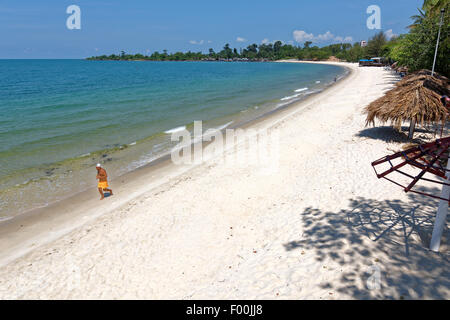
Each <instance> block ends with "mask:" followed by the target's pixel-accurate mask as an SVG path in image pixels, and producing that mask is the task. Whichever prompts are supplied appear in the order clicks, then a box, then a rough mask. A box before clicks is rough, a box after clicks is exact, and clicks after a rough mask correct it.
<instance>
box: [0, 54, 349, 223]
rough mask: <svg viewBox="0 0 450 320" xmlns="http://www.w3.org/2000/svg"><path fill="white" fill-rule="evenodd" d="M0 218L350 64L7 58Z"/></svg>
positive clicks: (126, 167) (3, 63) (246, 115)
mask: <svg viewBox="0 0 450 320" xmlns="http://www.w3.org/2000/svg"><path fill="white" fill-rule="evenodd" d="M0 70H1V72H0V113H1V118H0V212H1V213H0V222H1V221H2V220H7V219H10V218H11V217H13V216H15V215H17V214H20V213H23V212H25V211H27V210H30V209H33V208H36V207H43V206H46V205H48V204H49V203H52V202H54V201H57V200H59V199H62V198H64V197H68V196H70V195H72V194H73V193H76V192H79V191H82V190H84V189H86V188H88V187H92V186H95V184H96V180H95V170H94V166H95V164H96V163H97V162H101V163H103V164H104V165H105V166H106V168H107V170H108V173H109V175H110V177H111V178H114V177H118V176H120V175H122V174H124V173H126V172H129V171H131V170H133V169H136V168H138V167H140V166H143V165H145V164H148V163H149V162H151V161H152V160H154V159H157V158H158V157H160V156H161V155H163V154H166V153H167V152H168V151H169V150H170V148H171V147H172V146H173V145H174V144H175V142H171V141H170V134H171V133H172V132H174V131H177V130H181V129H184V128H186V129H188V130H192V126H193V122H194V121H196V120H203V129H204V130H206V129H208V128H218V129H224V128H226V127H235V126H239V125H240V124H243V123H245V122H248V121H250V120H252V119H255V118H258V117H261V116H263V115H265V114H267V113H270V112H273V111H274V110H276V109H278V108H282V107H284V106H286V105H288V104H290V103H292V102H295V101H298V100H301V99H303V98H305V97H307V96H308V95H310V94H312V93H315V92H318V91H320V90H323V89H324V88H325V87H327V86H329V85H330V84H331V83H333V82H334V78H335V77H336V76H337V77H342V76H343V75H344V73H345V69H344V68H342V67H338V66H330V65H312V64H281V63H202V62H146V61H145V62H141V61H136V62H114V61H106V62H101V61H84V60H0Z"/></svg>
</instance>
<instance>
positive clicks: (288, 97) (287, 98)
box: [280, 94, 300, 101]
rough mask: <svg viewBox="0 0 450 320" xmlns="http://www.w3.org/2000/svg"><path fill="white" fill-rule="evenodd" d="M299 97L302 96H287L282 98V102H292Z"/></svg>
mask: <svg viewBox="0 0 450 320" xmlns="http://www.w3.org/2000/svg"><path fill="white" fill-rule="evenodd" d="M299 96H300V94H294V95H293V96H287V97H284V98H281V99H280V100H281V101H286V100H292V99H295V98H298V97H299Z"/></svg>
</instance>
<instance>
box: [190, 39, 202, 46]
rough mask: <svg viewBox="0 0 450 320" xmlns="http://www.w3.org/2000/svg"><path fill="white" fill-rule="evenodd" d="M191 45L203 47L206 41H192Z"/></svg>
mask: <svg viewBox="0 0 450 320" xmlns="http://www.w3.org/2000/svg"><path fill="white" fill-rule="evenodd" d="M189 43H190V44H196V45H202V44H204V43H205V40H200V41H196V40H191V41H189Z"/></svg>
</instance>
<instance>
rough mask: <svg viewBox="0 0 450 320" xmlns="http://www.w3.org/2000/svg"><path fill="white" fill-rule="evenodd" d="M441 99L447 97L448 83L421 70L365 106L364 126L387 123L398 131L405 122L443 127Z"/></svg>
mask: <svg viewBox="0 0 450 320" xmlns="http://www.w3.org/2000/svg"><path fill="white" fill-rule="evenodd" d="M443 95H449V96H450V82H449V79H447V78H446V77H444V76H440V75H438V74H436V73H435V75H434V76H433V77H432V76H431V71H429V70H421V71H418V72H415V73H413V74H410V75H408V76H406V77H404V78H403V79H402V80H401V81H399V82H397V83H396V85H395V87H394V88H393V89H391V90H390V91H388V92H386V94H385V95H384V96H383V97H381V98H379V99H378V100H375V101H374V102H372V103H371V104H370V105H368V106H367V107H366V108H365V109H364V111H365V112H366V113H367V119H366V125H369V124H372V125H375V119H378V120H379V121H380V122H381V123H387V122H390V123H391V124H393V125H395V126H396V127H400V126H401V124H402V122H403V121H405V120H408V121H411V120H415V123H420V124H421V125H424V124H430V123H440V122H441V123H444V122H445V121H446V119H447V115H448V111H447V109H446V108H445V107H444V105H443V104H442V102H441V101H440V99H441V97H442V96H443Z"/></svg>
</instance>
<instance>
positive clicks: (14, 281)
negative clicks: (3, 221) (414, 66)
mask: <svg viewBox="0 0 450 320" xmlns="http://www.w3.org/2000/svg"><path fill="white" fill-rule="evenodd" d="M340 65H344V66H346V67H348V68H350V69H351V70H352V72H351V74H350V75H349V76H348V77H347V78H345V79H344V80H342V81H339V82H338V83H337V84H336V85H334V86H332V87H330V88H328V89H327V90H325V91H324V92H322V93H320V94H317V95H314V96H312V97H310V98H308V99H306V100H305V101H301V102H299V103H297V104H296V105H294V106H291V107H289V108H286V109H284V110H282V111H280V112H278V113H275V114H273V115H271V116H270V117H268V118H267V119H265V120H263V121H260V122H258V123H257V124H255V125H254V127H255V128H257V129H265V128H268V130H272V131H273V130H277V131H278V132H279V138H280V139H279V141H280V143H279V146H278V149H279V170H278V172H274V173H271V174H267V173H265V172H262V171H261V170H260V168H259V167H257V166H248V167H229V166H224V165H221V164H220V157H217V158H214V159H212V160H211V161H209V162H207V163H204V164H202V165H199V166H196V167H194V168H185V167H178V168H177V167H174V166H173V167H171V168H161V169H160V170H161V171H160V172H157V171H155V170H153V171H152V170H143V171H141V172H140V173H139V174H135V176H130V177H129V178H127V181H125V180H124V181H120V182H119V181H112V182H111V185H112V187H113V189H114V191H115V195H114V196H113V197H111V198H107V199H105V200H104V201H103V202H101V203H100V202H99V201H98V194H97V191H96V190H95V189H92V190H90V191H88V192H87V193H85V194H83V195H80V196H79V197H78V199H75V200H73V199H72V200H70V201H71V202H66V203H60V204H58V205H56V206H54V207H52V208H48V209H45V210H52V212H47V213H46V212H43V214H44V215H43V216H45V215H48V216H49V217H51V218H48V219H47V220H45V219H43V220H42V221H47V222H39V223H38V222H36V221H34V223H33V224H31V223H30V224H26V225H11V226H10V227H9V229H8V230H6V229H5V230H4V231H2V232H0V239H1V240H0V242H2V244H0V252H1V254H0V262H1V264H0V298H1V299H97V298H99V299H449V298H450V274H449V266H450V263H449V254H448V253H449V251H448V246H447V245H448V240H447V239H448V232H447V230H446V231H445V234H444V240H443V244H442V248H441V252H440V253H434V252H431V251H429V250H428V249H427V245H428V243H427V242H428V238H429V236H430V234H431V230H432V227H433V223H434V216H435V211H436V207H437V203H436V201H434V200H431V199H429V198H425V197H422V196H419V195H411V194H405V193H404V192H403V191H402V190H401V189H400V188H399V187H397V186H395V185H393V184H390V183H388V182H386V181H380V180H378V179H377V178H376V176H375V174H374V172H373V169H372V167H371V162H372V161H374V160H376V159H378V158H380V157H382V156H384V155H386V154H389V153H391V152H392V151H394V150H399V149H400V148H401V146H402V144H403V143H404V142H405V141H404V140H403V139H402V138H401V136H400V135H399V134H395V133H394V131H393V130H392V129H390V127H376V128H371V127H368V128H366V127H365V115H363V114H362V110H363V108H364V107H365V106H366V105H367V104H368V103H370V102H372V101H373V100H375V99H377V98H378V97H380V96H382V95H383V92H384V91H386V90H387V89H389V88H391V86H392V85H393V80H394V79H393V75H392V74H391V73H389V72H388V71H385V70H384V69H382V68H359V67H358V66H357V65H356V64H340ZM229 152H243V147H240V148H237V151H229ZM157 170H159V169H157ZM162 177H163V178H162ZM45 210H44V211H45ZM36 220H37V218H36ZM30 221H31V220H30ZM48 221H51V222H48ZM46 223H47V224H46ZM14 228H15V229H14ZM447 229H448V228H447ZM11 230H12V231H11ZM13 231H14V233H13ZM378 280H379V281H378ZM368 283H369V286H368ZM370 284H371V285H370Z"/></svg>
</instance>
